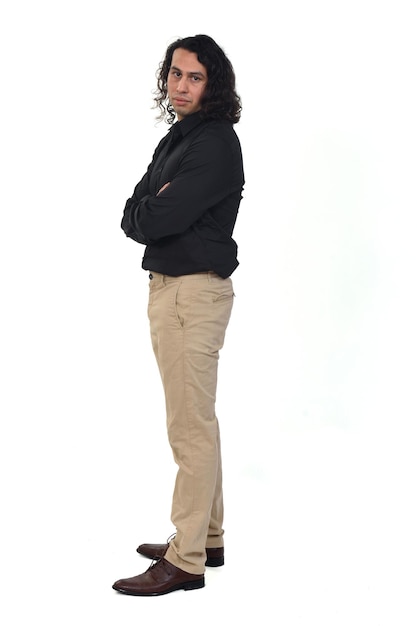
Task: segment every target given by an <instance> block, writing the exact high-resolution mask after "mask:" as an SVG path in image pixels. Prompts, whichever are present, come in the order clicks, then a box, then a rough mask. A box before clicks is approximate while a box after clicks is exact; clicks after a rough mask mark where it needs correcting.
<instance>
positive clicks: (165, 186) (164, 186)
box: [156, 183, 170, 196]
mask: <svg viewBox="0 0 417 626" xmlns="http://www.w3.org/2000/svg"><path fill="white" fill-rule="evenodd" d="M169 184H170V183H165V185H163V186H162V187H161V189H160V190H159V191H158V193H157V194H156V195H157V196H159V194H160V193H162V192H163V190H164V189H166V188H167V187H168V185H169Z"/></svg>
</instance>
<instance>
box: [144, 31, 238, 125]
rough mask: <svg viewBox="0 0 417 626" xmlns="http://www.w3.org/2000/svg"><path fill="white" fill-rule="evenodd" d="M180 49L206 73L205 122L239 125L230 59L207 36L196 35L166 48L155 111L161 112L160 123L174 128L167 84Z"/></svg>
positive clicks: (202, 102)
mask: <svg viewBox="0 0 417 626" xmlns="http://www.w3.org/2000/svg"><path fill="white" fill-rule="evenodd" d="M177 48H182V49H184V50H188V51H189V52H195V53H196V55H197V58H198V61H199V63H201V64H202V65H204V67H205V68H206V70H207V78H208V81H207V85H206V88H205V90H204V94H203V97H202V100H201V110H200V114H201V116H202V117H203V119H218V120H219V119H222V120H227V121H229V122H232V124H236V123H237V122H238V121H239V119H240V114H241V110H242V107H241V101H240V97H239V96H238V94H237V93H236V79H235V73H234V70H233V67H232V64H231V63H230V61H229V59H228V58H227V56H226V55H225V53H224V52H223V50H222V49H221V48H220V46H218V45H217V43H216V42H215V41H214V39H212V38H211V37H209V36H208V35H195V37H185V38H184V39H177V40H176V41H174V42H173V43H172V44H170V45H169V46H168V48H167V51H166V54H165V59H164V60H163V61H162V63H161V64H160V66H159V70H158V72H157V75H156V76H157V79H158V83H157V89H156V90H155V92H154V94H155V98H154V100H155V108H159V109H160V115H159V116H158V118H157V119H158V120H160V121H161V120H165V121H166V122H167V123H168V124H172V123H173V122H174V119H175V111H174V109H173V107H172V105H171V103H170V102H169V100H168V89H167V80H168V73H169V70H170V67H171V62H172V55H173V54H174V51H175V50H176V49H177Z"/></svg>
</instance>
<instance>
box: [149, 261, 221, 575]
mask: <svg viewBox="0 0 417 626" xmlns="http://www.w3.org/2000/svg"><path fill="white" fill-rule="evenodd" d="M232 306H233V285H232V281H231V279H230V278H226V279H222V278H220V277H219V276H217V275H216V274H214V273H212V272H204V273H200V274H189V275H186V276H179V277H172V276H166V275H163V274H158V273H156V272H151V274H150V282H149V306H148V315H149V321H150V329H151V338H152V346H153V350H154V353H155V356H156V360H157V363H158V367H159V371H160V374H161V378H162V384H163V387H164V393H165V402H166V415H167V430H168V438H169V443H170V445H171V448H172V452H173V456H174V460H175V462H176V464H177V465H178V471H177V477H176V481H175V488H174V494H173V500H172V513H171V520H172V523H173V524H174V526H175V528H176V536H175V538H174V539H173V540H172V541H171V542H170V545H169V549H168V552H167V553H166V557H165V558H166V559H167V560H168V561H169V562H170V563H172V564H173V565H175V566H176V567H179V568H180V569H182V570H184V571H186V572H190V573H192V574H202V573H203V572H204V569H205V560H206V552H205V549H206V547H208V548H210V547H211V548H217V547H221V546H223V491H222V466H221V452H220V435H219V425H218V421H217V417H216V413H215V402H216V388H217V365H218V358H219V350H220V349H221V348H222V346H223V342H224V337H225V332H226V328H227V324H228V322H229V319H230V314H231V311H232Z"/></svg>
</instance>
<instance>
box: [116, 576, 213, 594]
mask: <svg viewBox="0 0 417 626" xmlns="http://www.w3.org/2000/svg"><path fill="white" fill-rule="evenodd" d="M204 586H205V582H204V578H202V579H201V580H192V581H189V582H186V583H181V584H180V585H174V586H173V587H169V589H165V590H164V591H154V592H153V593H146V592H142V593H141V592H138V591H127V590H125V589H117V588H116V587H113V589H115V590H116V591H118V592H119V593H124V594H125V595H127V596H163V595H165V594H167V593H171V591H180V590H181V589H183V590H184V591H192V590H193V589H202V588H203V587H204Z"/></svg>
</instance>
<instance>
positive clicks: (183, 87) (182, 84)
mask: <svg viewBox="0 0 417 626" xmlns="http://www.w3.org/2000/svg"><path fill="white" fill-rule="evenodd" d="M177 91H180V92H181V93H184V92H186V91H187V77H186V76H181V78H180V80H179V81H178V85H177Z"/></svg>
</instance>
